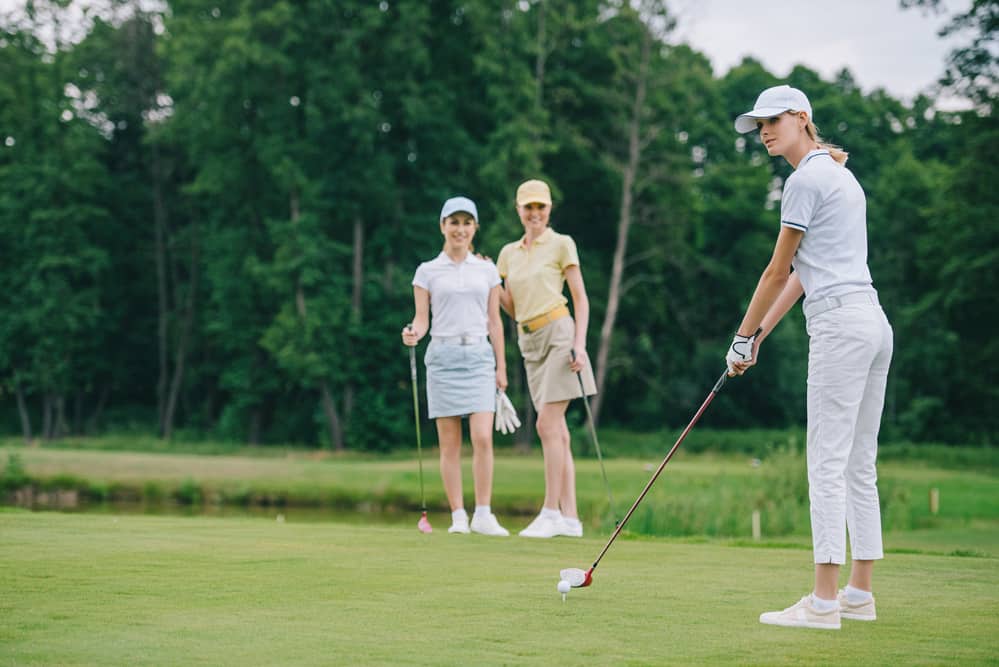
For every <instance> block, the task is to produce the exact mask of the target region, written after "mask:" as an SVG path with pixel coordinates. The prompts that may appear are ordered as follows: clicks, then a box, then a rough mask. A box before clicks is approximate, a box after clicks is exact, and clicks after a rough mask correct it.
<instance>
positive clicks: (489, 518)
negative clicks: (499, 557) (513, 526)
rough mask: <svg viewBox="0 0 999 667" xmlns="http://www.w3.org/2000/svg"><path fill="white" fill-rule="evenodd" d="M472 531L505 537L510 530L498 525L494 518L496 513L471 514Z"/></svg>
mask: <svg viewBox="0 0 999 667" xmlns="http://www.w3.org/2000/svg"><path fill="white" fill-rule="evenodd" d="M472 532H473V533H478V534H480V535H495V536H496V537H506V536H507V535H509V534H510V531H509V530H507V529H506V528H504V527H503V526H501V525H500V523H499V521H497V520H496V515H495V514H493V513H491V512H490V513H489V514H474V515H472Z"/></svg>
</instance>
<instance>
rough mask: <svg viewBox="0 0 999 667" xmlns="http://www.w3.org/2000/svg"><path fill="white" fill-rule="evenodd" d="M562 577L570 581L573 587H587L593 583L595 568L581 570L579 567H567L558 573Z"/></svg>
mask: <svg viewBox="0 0 999 667" xmlns="http://www.w3.org/2000/svg"><path fill="white" fill-rule="evenodd" d="M558 575H559V577H560V578H561V579H564V580H566V581H568V582H569V585H570V586H572V587H573V588H586V587H587V586H589V585H590V584H592V583H593V569H592V568H591V569H589V570H581V569H579V568H578V567H567V568H565V569H564V570H561V571H560V572H559V573H558Z"/></svg>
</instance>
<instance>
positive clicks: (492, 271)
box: [487, 262, 500, 289]
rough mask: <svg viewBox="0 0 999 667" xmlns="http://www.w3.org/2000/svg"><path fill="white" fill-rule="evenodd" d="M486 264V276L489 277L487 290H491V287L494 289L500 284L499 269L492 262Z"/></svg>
mask: <svg viewBox="0 0 999 667" xmlns="http://www.w3.org/2000/svg"><path fill="white" fill-rule="evenodd" d="M488 264H489V265H488V267H487V271H488V274H487V275H488V276H489V289H492V288H493V287H496V286H497V285H499V284H500V276H499V269H497V268H496V265H495V264H493V263H492V262H489V263H488Z"/></svg>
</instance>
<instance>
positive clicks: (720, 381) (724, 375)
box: [590, 369, 728, 573]
mask: <svg viewBox="0 0 999 667" xmlns="http://www.w3.org/2000/svg"><path fill="white" fill-rule="evenodd" d="M727 377H728V369H726V370H725V372H724V373H722V374H721V377H720V378H718V381H717V382H716V383H715V386H714V388H713V389H712V390H711V393H709V394H708V397H707V398H706V399H704V403H702V404H701V407H700V409H699V410H698V411H697V413H696V414H695V415H694V418H693V419H691V420H690V423H689V424H687V428H685V429H683V433H681V434H680V437H679V438H677V440H676V443H674V444H673V447H672V448H671V449H670V450H669V453H668V454H666V458H664V459H663V462H662V463H660V464H659V469H658V470H656V472H655V474H653V475H652V479H650V480H649V483H648V484H646V485H645V488H644V489H642V493H641V494H640V495H639V496H638V499H637V500H636V501H635V503H634V504H633V505H632V506H631V509H629V510H628V513H627V514H625V515H624V518H623V519H621V523H619V524H618V526H617V528H615V529H614V533H613V534H612V535H611V537H610V539H609V540H607V544H605V545H604V548H603V551H601V552H600V555H599V556H597V559H596V560H595V561H593V565H591V566H590V572H591V573H592V572H593V570H595V569H597V564H598V563H600V559H601V558H603V557H604V554H605V553H607V550H608V549H610V545H611V544H613V543H614V540H615V539H617V536H618V535H619V534H620V532H621V530H622V529H623V528H624V525H625V524H626V523H628V519H630V518H631V515H632V513H634V511H635V508H636V507H638V504H639V503H641V502H642V499H643V498H645V494H646V493H648V492H649V489H651V488H652V485H653V484H655V482H656V479H658V478H659V473H661V472H662V471H663V468H665V467H666V464H667V463H669V460H670V459H671V458H673V454H674V453H675V452H676V450H677V448H678V447H679V446H680V443H681V442H683V439H684V438H686V437H687V434H688V433H690V429H692V428H694V424H696V423H697V420H698V419H700V418H701V415H702V414H703V413H704V411H705V410H706V409H707V407H708V405H710V404H711V401H712V400H714V397H715V395H717V394H718V392H719V391H720V390H721V388H722V385H723V384H725V378H727Z"/></svg>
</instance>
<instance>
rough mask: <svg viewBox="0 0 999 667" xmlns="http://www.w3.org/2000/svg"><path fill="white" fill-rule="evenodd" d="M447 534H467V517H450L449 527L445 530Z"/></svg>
mask: <svg viewBox="0 0 999 667" xmlns="http://www.w3.org/2000/svg"><path fill="white" fill-rule="evenodd" d="M447 532H449V533H462V534H466V535H467V534H468V533H469V532H470V531H469V530H468V517H467V516H464V517H451V527H450V528H448V529H447Z"/></svg>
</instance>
